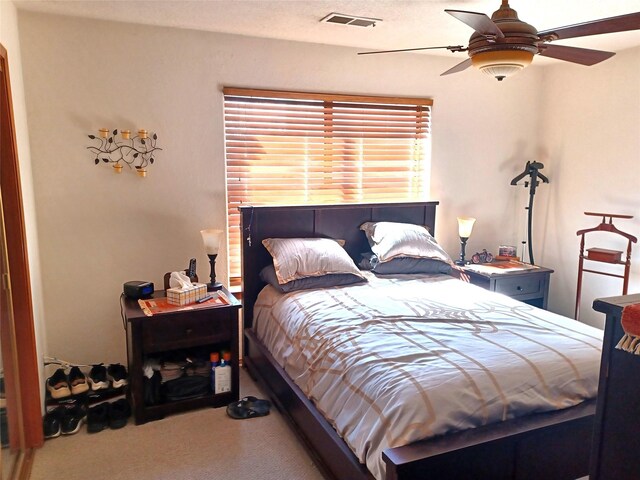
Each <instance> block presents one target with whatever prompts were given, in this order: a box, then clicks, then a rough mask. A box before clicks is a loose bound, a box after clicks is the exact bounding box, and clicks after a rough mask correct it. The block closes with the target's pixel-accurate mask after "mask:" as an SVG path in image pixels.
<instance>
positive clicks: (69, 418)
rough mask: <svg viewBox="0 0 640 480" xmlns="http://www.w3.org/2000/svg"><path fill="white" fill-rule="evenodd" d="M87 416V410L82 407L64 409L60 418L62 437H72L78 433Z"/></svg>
mask: <svg viewBox="0 0 640 480" xmlns="http://www.w3.org/2000/svg"><path fill="white" fill-rule="evenodd" d="M86 416H87V410H86V409H85V407H84V406H82V405H75V406H73V407H71V408H65V411H64V414H63V416H62V422H61V431H62V434H63V435H72V434H74V433H78V431H80V427H81V426H82V423H83V422H84V419H85V418H86Z"/></svg>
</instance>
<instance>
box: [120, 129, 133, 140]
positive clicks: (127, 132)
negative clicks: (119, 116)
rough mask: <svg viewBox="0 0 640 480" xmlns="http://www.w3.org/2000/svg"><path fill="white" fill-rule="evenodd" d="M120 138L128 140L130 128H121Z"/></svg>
mask: <svg viewBox="0 0 640 480" xmlns="http://www.w3.org/2000/svg"><path fill="white" fill-rule="evenodd" d="M122 138H124V139H125V140H129V139H130V138H131V130H122Z"/></svg>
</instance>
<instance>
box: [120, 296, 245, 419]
mask: <svg viewBox="0 0 640 480" xmlns="http://www.w3.org/2000/svg"><path fill="white" fill-rule="evenodd" d="M223 291H224V293H225V294H226V295H227V297H228V298H229V300H230V302H231V303H230V304H229V305H222V306H220V305H215V304H212V306H210V307H202V306H201V307H199V308H197V309H193V310H180V311H175V312H167V313H160V314H155V315H153V316H150V317H149V316H146V315H145V314H144V313H143V311H142V310H141V308H140V306H139V305H138V302H137V301H136V300H131V299H125V301H124V314H125V319H126V321H127V322H126V323H127V358H128V362H129V378H130V385H129V400H130V403H131V407H132V410H133V416H134V418H135V422H136V424H138V425H139V424H142V423H146V422H148V421H151V420H157V419H160V418H163V417H165V416H166V415H170V414H173V413H177V412H182V411H186V410H191V409H194V408H201V407H221V406H225V405H227V404H229V403H231V402H234V401H236V400H238V398H239V393H240V382H239V380H240V377H239V375H240V373H239V368H240V367H239V363H238V362H239V357H240V356H239V343H238V342H239V339H238V321H239V317H238V310H239V309H240V306H241V304H240V302H238V300H237V299H236V298H235V297H234V296H233V295H232V294H231V293H229V292H228V291H227V290H226V289H223ZM154 297H156V298H158V297H164V291H163V290H160V291H156V292H154ZM223 349H224V350H229V351H230V352H231V363H230V366H231V391H230V392H225V393H219V394H214V393H212V392H209V393H208V394H204V395H200V396H197V397H195V398H186V399H182V400H174V401H165V402H162V403H154V404H147V403H145V392H144V390H145V377H144V373H143V366H144V364H145V361H146V360H147V359H149V358H155V357H157V356H162V355H167V354H170V353H171V352H176V351H182V350H184V351H187V352H189V351H194V352H196V351H203V350H204V351H207V352H209V351H210V352H219V351H221V350H223Z"/></svg>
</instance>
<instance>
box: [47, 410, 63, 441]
mask: <svg viewBox="0 0 640 480" xmlns="http://www.w3.org/2000/svg"><path fill="white" fill-rule="evenodd" d="M65 410H66V408H65V407H62V406H60V407H56V408H54V409H53V410H50V411H48V412H47V413H46V414H45V416H44V418H43V419H42V430H43V432H44V438H56V437H59V436H60V432H62V417H63V416H64V411H65Z"/></svg>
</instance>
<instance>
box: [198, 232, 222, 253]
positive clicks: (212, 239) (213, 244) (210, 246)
mask: <svg viewBox="0 0 640 480" xmlns="http://www.w3.org/2000/svg"><path fill="white" fill-rule="evenodd" d="M223 233H224V232H223V231H222V230H216V229H213V228H210V229H207V230H200V235H202V241H203V243H204V249H205V251H206V252H207V255H217V254H218V252H219V251H220V242H221V241H222V234H223Z"/></svg>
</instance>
